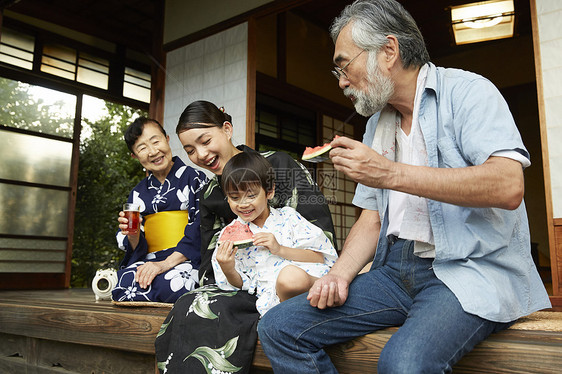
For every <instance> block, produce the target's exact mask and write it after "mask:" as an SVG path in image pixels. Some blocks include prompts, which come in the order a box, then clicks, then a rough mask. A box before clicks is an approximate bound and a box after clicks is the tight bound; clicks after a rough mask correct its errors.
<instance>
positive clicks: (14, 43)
mask: <svg viewBox="0 0 562 374" xmlns="http://www.w3.org/2000/svg"><path fill="white" fill-rule="evenodd" d="M34 43H35V39H34V38H33V36H30V35H26V34H22V33H19V32H17V31H13V30H10V29H7V28H5V27H4V28H2V34H1V35H0V61H2V62H5V63H7V64H10V65H16V66H19V67H21V68H24V69H27V70H31V69H32V68H33V46H34Z"/></svg>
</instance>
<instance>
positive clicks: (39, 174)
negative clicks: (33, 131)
mask: <svg viewBox="0 0 562 374" xmlns="http://www.w3.org/2000/svg"><path fill="white" fill-rule="evenodd" d="M71 159H72V143H70V142H64V141H60V140H54V139H47V138H42V137H39V136H33V135H27V134H19V133H16V132H11V131H7V130H0V178H1V179H10V180H13V181H21V182H29V183H41V184H49V185H55V186H64V187H68V186H69V185H70V161H71Z"/></svg>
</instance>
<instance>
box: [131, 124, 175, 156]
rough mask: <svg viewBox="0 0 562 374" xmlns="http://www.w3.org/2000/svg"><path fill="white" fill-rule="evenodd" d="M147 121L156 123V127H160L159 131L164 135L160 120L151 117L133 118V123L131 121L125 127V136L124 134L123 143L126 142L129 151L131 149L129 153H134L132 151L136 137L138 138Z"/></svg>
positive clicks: (164, 131)
mask: <svg viewBox="0 0 562 374" xmlns="http://www.w3.org/2000/svg"><path fill="white" fill-rule="evenodd" d="M147 123H154V124H156V125H158V127H159V128H160V131H162V134H164V136H166V130H164V127H162V125H161V124H160V122H158V121H157V120H155V119H152V118H146V117H139V118H137V119H136V120H134V121H133V123H131V124H130V125H129V127H127V130H125V136H124V138H125V143H127V147H128V148H129V151H131V153H135V152H134V151H133V146H134V145H135V143H136V142H137V139H138V138H139V136H141V135H142V131H143V130H144V126H145V125H146V124H147Z"/></svg>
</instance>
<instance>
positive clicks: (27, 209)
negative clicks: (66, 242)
mask: <svg viewBox="0 0 562 374" xmlns="http://www.w3.org/2000/svg"><path fill="white" fill-rule="evenodd" d="M0 206H1V207H2V211H3V212H9V214H1V215H0V234H6V235H33V236H55V237H66V236H67V235H68V234H67V221H68V191H59V190H52V189H46V188H38V187H28V186H20V185H12V184H7V183H0Z"/></svg>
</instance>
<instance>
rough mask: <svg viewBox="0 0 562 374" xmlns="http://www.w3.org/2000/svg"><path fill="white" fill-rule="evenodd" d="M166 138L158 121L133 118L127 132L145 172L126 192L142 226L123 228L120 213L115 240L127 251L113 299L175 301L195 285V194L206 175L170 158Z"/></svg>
mask: <svg viewBox="0 0 562 374" xmlns="http://www.w3.org/2000/svg"><path fill="white" fill-rule="evenodd" d="M169 140H170V138H169V136H168V135H166V131H165V130H164V129H163V128H162V126H161V125H160V123H158V122H157V121H156V120H153V119H148V118H144V117H141V118H138V119H136V120H135V121H134V122H133V123H132V124H131V125H130V126H129V127H128V128H127V130H126V132H125V142H126V143H127V146H128V147H129V150H130V151H131V156H132V157H133V158H136V159H137V160H139V162H140V164H141V165H142V166H143V167H144V168H145V169H146V170H147V171H148V176H147V177H146V178H144V179H143V180H142V181H141V182H140V183H139V184H138V185H137V186H135V188H134V189H133V190H132V191H131V193H130V194H129V199H128V202H131V203H136V204H138V205H140V214H141V216H142V220H143V222H142V223H143V227H142V228H141V230H139V231H138V232H137V233H136V234H133V233H130V232H128V231H127V222H128V221H127V218H125V217H124V213H123V212H120V213H119V218H118V221H119V228H120V230H121V231H120V232H119V233H118V234H117V241H118V243H119V247H120V248H121V249H123V250H125V251H126V254H125V257H124V259H123V261H122V262H121V264H120V269H119V270H118V272H117V275H118V279H119V280H118V283H117V285H116V287H115V288H114V289H113V291H112V297H113V300H115V301H156V302H169V303H171V302H174V301H176V300H177V299H178V297H180V296H181V295H182V294H184V293H185V292H188V291H190V290H192V289H193V288H194V287H195V285H196V284H197V283H198V269H199V265H200V262H201V256H200V245H201V240H200V231H199V224H200V220H199V192H200V191H201V189H202V188H203V186H204V184H205V183H206V181H207V178H206V176H205V174H204V173H202V172H199V171H197V170H195V169H194V168H192V167H190V166H186V165H185V164H184V163H183V162H182V161H181V160H180V159H179V158H178V157H173V156H172V150H171V149H170V145H169Z"/></svg>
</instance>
